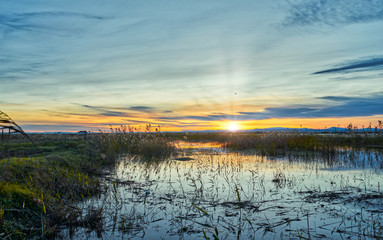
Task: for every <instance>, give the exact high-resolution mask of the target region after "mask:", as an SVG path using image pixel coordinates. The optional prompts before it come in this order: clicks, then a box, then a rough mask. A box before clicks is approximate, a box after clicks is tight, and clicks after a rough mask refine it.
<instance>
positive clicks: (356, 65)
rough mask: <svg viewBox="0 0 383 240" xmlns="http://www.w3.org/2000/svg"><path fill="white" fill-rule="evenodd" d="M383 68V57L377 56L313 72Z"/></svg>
mask: <svg viewBox="0 0 383 240" xmlns="http://www.w3.org/2000/svg"><path fill="white" fill-rule="evenodd" d="M377 69H383V58H382V57H376V58H371V59H367V60H357V61H353V62H352V63H350V64H347V65H343V66H341V67H336V68H330V69H326V70H322V71H318V72H314V73H313V74H324V73H338V72H351V71H367V70H377Z"/></svg>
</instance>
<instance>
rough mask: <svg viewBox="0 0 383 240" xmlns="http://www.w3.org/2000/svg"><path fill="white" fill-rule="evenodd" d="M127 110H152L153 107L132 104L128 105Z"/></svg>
mask: <svg viewBox="0 0 383 240" xmlns="http://www.w3.org/2000/svg"><path fill="white" fill-rule="evenodd" d="M128 109H129V110H132V111H137V112H153V110H154V108H152V107H147V106H133V107H129V108H128Z"/></svg>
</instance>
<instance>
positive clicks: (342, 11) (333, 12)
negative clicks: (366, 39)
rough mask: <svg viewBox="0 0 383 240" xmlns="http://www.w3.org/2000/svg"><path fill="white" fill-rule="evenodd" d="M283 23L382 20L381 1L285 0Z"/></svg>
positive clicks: (336, 22)
mask: <svg viewBox="0 0 383 240" xmlns="http://www.w3.org/2000/svg"><path fill="white" fill-rule="evenodd" d="M286 2H287V3H288V4H289V12H288V15H287V17H286V18H285V19H284V22H283V24H284V25H287V26H288V25H290V26H291V25H318V24H325V25H337V24H352V23H364V22H373V21H381V20H383V1H371V0H336V1H334V0H309V1H290V0H288V1H286Z"/></svg>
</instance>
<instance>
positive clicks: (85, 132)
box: [77, 131, 88, 140]
mask: <svg viewBox="0 0 383 240" xmlns="http://www.w3.org/2000/svg"><path fill="white" fill-rule="evenodd" d="M77 134H78V135H83V136H84V140H86V135H87V134H88V132H87V131H78V132H77Z"/></svg>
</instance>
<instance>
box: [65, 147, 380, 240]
mask: <svg viewBox="0 0 383 240" xmlns="http://www.w3.org/2000/svg"><path fill="white" fill-rule="evenodd" d="M187 144H188V143H185V142H183V143H181V144H179V146H181V148H182V149H184V152H185V156H186V157H185V156H182V157H177V158H176V157H175V158H173V159H170V160H168V161H161V162H142V161H140V160H139V159H135V158H131V157H128V156H127V157H125V158H124V159H122V161H121V162H120V164H119V165H118V166H117V167H116V170H115V172H114V173H113V174H112V176H111V179H112V180H107V181H106V185H108V186H109V188H108V190H107V191H106V193H105V194H103V195H101V196H99V197H98V198H94V199H91V200H89V201H88V202H86V203H83V204H82V206H93V207H94V208H100V207H102V208H103V220H104V221H103V223H102V225H100V226H99V227H98V228H97V230H99V231H88V230H84V229H81V228H77V229H75V230H74V232H73V235H72V236H73V238H74V239H92V238H94V239H97V238H103V239H161V238H162V239H205V237H204V233H203V231H204V232H205V234H206V236H207V237H208V238H210V239H214V238H213V234H215V235H218V238H219V239H259V238H263V239H305V238H307V239H308V238H311V239H329V238H330V239H348V238H350V239H359V238H362V239H377V238H378V236H380V235H382V233H383V227H382V226H381V223H382V222H383V219H382V216H381V214H382V213H383V195H381V186H380V185H381V184H382V183H383V171H382V170H381V166H382V162H383V159H382V157H383V154H382V153H381V152H376V151H371V150H370V151H365V150H359V151H352V150H346V149H345V150H341V151H339V152H338V153H337V154H336V155H335V156H334V155H332V156H323V155H320V156H318V155H316V154H309V155H308V154H302V153H300V154H294V155H289V156H284V157H274V158H270V157H265V156H260V155H257V154H254V153H249V152H246V153H245V152H242V153H232V152H228V151H225V149H222V148H220V146H219V145H217V144H215V143H205V144H203V145H198V144H196V143H193V144H191V145H190V147H188V145H187ZM198 146H200V147H198ZM176 159H181V160H182V161H179V160H176ZM112 181H114V182H115V185H116V189H115V190H114V188H113V187H112ZM101 230H102V231H101ZM64 234H68V233H64Z"/></svg>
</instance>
